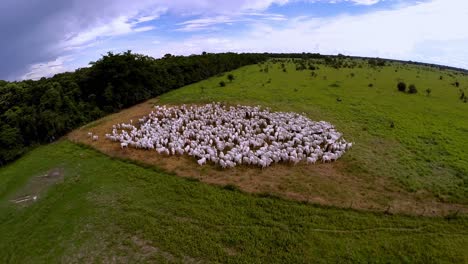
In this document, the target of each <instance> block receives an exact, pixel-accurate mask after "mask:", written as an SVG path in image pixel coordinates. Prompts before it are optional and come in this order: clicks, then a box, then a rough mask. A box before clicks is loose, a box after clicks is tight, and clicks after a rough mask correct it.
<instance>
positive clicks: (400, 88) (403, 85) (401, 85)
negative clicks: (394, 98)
mask: <svg viewBox="0 0 468 264" xmlns="http://www.w3.org/2000/svg"><path fill="white" fill-rule="evenodd" d="M397 87H398V91H400V92H405V91H406V83H404V82H399V83H398V85H397Z"/></svg>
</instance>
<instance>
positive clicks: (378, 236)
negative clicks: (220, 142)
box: [0, 58, 468, 263]
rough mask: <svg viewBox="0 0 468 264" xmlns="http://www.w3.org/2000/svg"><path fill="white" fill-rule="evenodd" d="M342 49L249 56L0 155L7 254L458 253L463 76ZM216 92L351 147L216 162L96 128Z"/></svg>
mask: <svg viewBox="0 0 468 264" xmlns="http://www.w3.org/2000/svg"><path fill="white" fill-rule="evenodd" d="M341 60H342V61H341V66H340V67H335V66H336V65H335V66H334V65H333V64H330V63H329V62H326V61H323V60H310V61H307V62H306V63H305V64H306V67H305V69H304V67H302V66H303V65H304V62H303V61H302V62H301V61H292V60H290V59H277V60H270V61H269V62H267V63H263V64H261V65H251V66H246V67H242V68H240V69H238V70H234V71H232V72H228V73H225V74H224V75H218V76H216V77H213V78H210V79H208V80H205V81H201V82H198V83H194V84H191V85H188V86H185V87H183V88H181V89H178V90H174V91H171V92H169V93H166V94H164V95H162V96H160V97H157V98H154V99H151V100H149V101H146V102H144V103H141V104H139V105H136V106H134V107H131V108H128V109H125V110H123V111H121V112H119V113H115V114H112V115H109V116H106V117H104V118H102V119H100V120H97V121H95V122H93V123H90V124H88V125H86V126H84V127H81V128H79V129H77V130H75V131H73V132H72V133H70V134H69V135H68V136H67V137H65V138H62V139H60V140H58V141H57V142H55V143H52V144H49V145H46V146H41V147H37V148H35V149H33V150H32V151H30V152H28V153H27V154H26V155H24V156H23V157H21V158H20V159H19V160H17V161H16V162H14V163H11V164H9V165H7V166H4V167H1V168H0V234H1V239H0V262H2V263H51V262H64V263H90V262H93V263H94V262H98V263H100V262H102V263H135V262H136V263H141V262H150V263H154V262H157V263H159V262H162V263H174V262H175V263H181V262H182V263H205V262H217V263H253V262H271V263H330V262H353V263H354V262H379V263H382V262H385V263H401V262H405V263H434V262H437V263H467V262H468V251H467V250H466V249H467V248H468V218H467V215H466V213H467V212H468V211H467V210H468V152H467V151H466V149H467V148H468V140H466V139H467V138H466V137H467V132H468V122H467V121H466V120H468V112H467V110H468V104H467V103H464V102H463V100H462V99H461V98H462V96H461V95H462V93H463V92H464V91H466V88H468V77H467V76H465V75H462V74H461V73H457V72H454V71H450V70H445V71H440V70H436V69H434V68H428V67H424V66H415V65H404V64H401V63H389V62H387V65H386V66H375V65H370V64H368V61H367V60H356V59H352V60H351V59H346V58H345V59H341ZM343 62H345V63H346V64H348V65H353V67H352V68H349V67H343ZM283 64H284V66H282V65H283ZM310 64H313V65H314V67H315V70H311V69H309V66H310ZM316 67H318V69H317V68H316ZM310 68H312V67H310ZM231 75H232V76H231ZM230 76H231V77H230ZM400 82H404V83H405V92H400V91H398V89H399V88H401V85H398V83H400ZM221 83H223V84H221ZM411 84H413V85H414V87H413V86H411ZM410 86H411V87H410ZM414 88H415V89H417V92H416V93H409V92H408V91H413V92H414ZM427 89H430V92H426V91H425V90H427ZM211 102H222V103H224V104H227V105H236V104H241V105H251V106H255V105H261V106H263V107H269V108H271V109H272V110H273V111H292V112H297V113H304V114H305V115H306V116H307V117H308V118H310V119H312V120H315V121H319V120H324V121H327V122H330V123H331V124H333V125H335V127H336V129H337V130H338V131H340V132H342V133H343V135H344V137H345V138H346V140H347V141H349V142H353V143H354V144H353V147H352V148H351V149H350V150H349V151H347V152H346V153H345V154H344V155H343V156H342V157H341V158H340V159H338V160H337V161H336V162H333V163H325V164H324V163H318V164H315V165H308V164H306V163H299V164H297V165H292V164H274V165H272V166H270V167H267V168H265V169H261V168H257V167H250V166H243V165H242V166H236V167H235V168H231V169H222V168H221V167H220V166H215V165H212V164H206V165H204V166H199V165H198V164H197V160H196V159H195V158H193V157H188V156H164V155H158V154H157V152H156V151H154V150H153V151H149V150H141V149H134V148H128V149H127V148H125V149H122V148H121V147H120V144H119V143H116V142H112V141H110V140H106V139H105V136H104V135H105V134H106V133H110V132H111V131H112V125H114V124H116V123H122V122H125V123H127V122H129V120H130V119H133V120H138V118H140V117H142V116H145V115H148V113H149V112H150V111H151V110H152V109H153V107H154V105H156V104H157V105H180V104H196V105H201V104H205V103H211ZM89 132H92V133H94V135H98V137H99V139H98V140H93V139H92V137H89V136H88V133H89ZM207 183H208V184H207Z"/></svg>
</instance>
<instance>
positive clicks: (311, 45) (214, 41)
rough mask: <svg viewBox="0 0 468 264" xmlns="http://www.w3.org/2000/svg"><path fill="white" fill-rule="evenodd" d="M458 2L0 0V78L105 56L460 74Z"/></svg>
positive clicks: (466, 64)
mask: <svg viewBox="0 0 468 264" xmlns="http://www.w3.org/2000/svg"><path fill="white" fill-rule="evenodd" d="M467 25H468V1H466V0H425V1H421V0H419V1H413V0H409V1H403V0H249V1H248V0H230V1H222V0H139V1H127V0H68V1H63V0H1V1H0V32H2V39H1V40H0V59H1V62H0V79H7V80H20V79H37V78H40V77H43V76H51V75H53V74H55V73H59V72H64V71H72V70H74V69H76V68H79V67H86V66H87V65H88V63H89V62H90V61H94V60H97V59H99V58H100V57H101V56H102V55H103V54H105V53H106V52H107V51H113V52H121V51H126V50H132V51H134V52H137V53H143V54H147V55H151V56H153V57H161V56H162V55H164V54H166V53H171V54H181V55H190V54H198V53H201V52H202V51H207V52H224V51H234V52H319V53H322V54H337V53H342V54H347V55H357V56H372V57H382V58H394V59H402V60H414V61H422V62H430V63H437V64H444V65H450V66H455V67H461V68H467V69H468V27H467Z"/></svg>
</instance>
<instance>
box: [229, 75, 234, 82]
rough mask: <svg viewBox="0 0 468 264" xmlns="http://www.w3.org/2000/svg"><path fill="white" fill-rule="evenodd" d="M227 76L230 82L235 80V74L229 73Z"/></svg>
mask: <svg viewBox="0 0 468 264" xmlns="http://www.w3.org/2000/svg"><path fill="white" fill-rule="evenodd" d="M227 78H228V80H229V81H230V82H232V81H233V80H234V75H232V74H228V76H227Z"/></svg>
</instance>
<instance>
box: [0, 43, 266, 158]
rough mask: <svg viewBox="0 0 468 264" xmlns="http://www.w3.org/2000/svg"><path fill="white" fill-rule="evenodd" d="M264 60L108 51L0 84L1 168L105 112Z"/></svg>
mask: <svg viewBox="0 0 468 264" xmlns="http://www.w3.org/2000/svg"><path fill="white" fill-rule="evenodd" d="M266 59H267V56H266V55H265V54H249V53H242V54H236V53H220V54H211V53H203V54H202V55H192V56H173V55H170V54H166V55H165V56H164V57H163V58H161V59H154V58H152V57H149V56H145V55H140V54H134V53H132V52H131V51H127V52H124V53H120V54H114V53H111V52H109V53H108V54H107V55H104V56H103V57H102V58H101V59H99V60H98V61H96V62H91V63H90V67H88V68H81V69H78V70H76V71H74V72H69V73H62V74H57V75H55V76H54V77H51V78H42V79H40V80H37V81H33V80H25V81H20V82H6V81H1V80H0V166H1V165H4V164H6V163H7V162H9V161H12V160H14V159H15V158H17V157H19V156H21V155H22V154H24V153H25V152H26V151H27V150H28V149H29V148H30V147H31V146H34V145H37V144H43V143H49V142H52V141H54V140H55V139H57V138H59V137H61V136H63V135H64V134H66V133H68V132H69V131H71V130H73V129H75V128H77V127H79V126H81V125H83V124H86V123H88V122H91V121H93V120H96V119H98V118H100V117H102V116H105V115H107V114H110V113H113V112H116V111H119V110H121V109H123V108H127V107H130V106H132V105H135V104H137V103H140V102H142V101H144V100H147V99H149V98H152V97H155V96H158V95H160V94H163V93H165V92H168V91H170V90H173V89H176V88H179V87H182V86H185V85H187V84H191V83H194V82H198V81H201V80H203V79H206V78H208V77H211V76H215V75H217V74H220V73H222V72H226V71H231V70H233V69H236V68H238V67H241V66H244V65H249V64H256V63H259V62H262V61H264V60H266Z"/></svg>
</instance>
